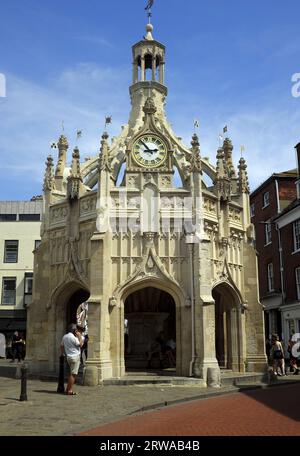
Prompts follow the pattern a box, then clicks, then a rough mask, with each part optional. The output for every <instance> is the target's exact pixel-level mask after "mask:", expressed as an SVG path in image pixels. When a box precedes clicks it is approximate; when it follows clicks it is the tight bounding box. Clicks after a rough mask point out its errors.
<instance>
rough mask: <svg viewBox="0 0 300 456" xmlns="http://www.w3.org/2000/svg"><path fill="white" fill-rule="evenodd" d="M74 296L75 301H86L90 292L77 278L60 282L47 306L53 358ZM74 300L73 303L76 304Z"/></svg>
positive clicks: (57, 349) (66, 322)
mask: <svg viewBox="0 0 300 456" xmlns="http://www.w3.org/2000/svg"><path fill="white" fill-rule="evenodd" d="M73 296H75V297H76V302H77V301H78V302H79V301H80V300H81V299H82V301H81V302H84V301H87V300H88V298H89V296H90V292H89V290H88V288H87V287H86V285H85V284H83V283H82V282H81V281H79V280H76V279H74V280H70V281H68V282H65V283H61V284H60V285H59V286H58V287H56V289H55V290H54V292H53V293H52V296H51V303H52V304H53V305H52V306H49V307H48V325H49V328H53V332H52V337H53V339H52V347H53V350H54V353H53V359H54V360H55V359H58V354H59V347H60V343H61V339H62V336H63V334H64V333H65V331H66V326H67V324H68V323H70V321H69V322H68V321H67V320H68V305H69V304H70V299H71V298H72V297H73ZM76 302H75V304H74V305H76Z"/></svg>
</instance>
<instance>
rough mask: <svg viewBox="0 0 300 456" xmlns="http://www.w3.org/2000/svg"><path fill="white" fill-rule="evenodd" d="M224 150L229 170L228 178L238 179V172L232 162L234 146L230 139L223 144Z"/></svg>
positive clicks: (226, 139)
mask: <svg viewBox="0 0 300 456" xmlns="http://www.w3.org/2000/svg"><path fill="white" fill-rule="evenodd" d="M223 150H224V158H225V166H226V168H227V172H228V176H229V177H230V178H235V177H236V171H235V168H234V165H233V161H232V151H233V145H232V142H231V140H230V139H229V138H225V140H224V143H223Z"/></svg>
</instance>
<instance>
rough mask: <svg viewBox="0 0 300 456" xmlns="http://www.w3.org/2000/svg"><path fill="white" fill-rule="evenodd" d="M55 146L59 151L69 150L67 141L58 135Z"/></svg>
mask: <svg viewBox="0 0 300 456" xmlns="http://www.w3.org/2000/svg"><path fill="white" fill-rule="evenodd" d="M57 145H58V148H59V150H63V149H64V150H67V149H68V148H69V143H68V140H67V138H66V137H65V136H64V135H60V137H59V140H58V143H57Z"/></svg>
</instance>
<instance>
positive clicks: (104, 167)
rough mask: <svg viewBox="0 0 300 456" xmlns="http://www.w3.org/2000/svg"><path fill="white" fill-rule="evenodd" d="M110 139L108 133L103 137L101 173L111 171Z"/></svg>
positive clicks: (100, 157)
mask: <svg viewBox="0 0 300 456" xmlns="http://www.w3.org/2000/svg"><path fill="white" fill-rule="evenodd" d="M108 138H109V136H108V133H107V132H106V131H105V132H104V133H103V135H102V141H101V148H100V156H99V169H100V170H101V171H110V165H109V145H108V142H107V140H108Z"/></svg>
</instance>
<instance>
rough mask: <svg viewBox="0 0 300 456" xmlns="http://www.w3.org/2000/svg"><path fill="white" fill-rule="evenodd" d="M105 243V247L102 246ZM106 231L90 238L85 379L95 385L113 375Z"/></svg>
mask: <svg viewBox="0 0 300 456" xmlns="http://www.w3.org/2000/svg"><path fill="white" fill-rule="evenodd" d="M104 245H105V246H106V248H104ZM109 245H110V244H109V240H108V239H107V236H106V235H103V234H100V233H95V234H94V235H93V237H92V239H91V262H90V271H91V272H90V280H91V282H90V289H91V296H90V299H89V301H88V303H89V349H88V350H89V352H88V360H87V363H86V371H85V378H84V383H85V385H89V386H95V385H98V384H100V383H101V382H102V380H103V379H105V378H111V377H112V365H111V357H110V331H109V310H108V309H109V306H108V294H107V289H108V288H109V284H110V280H109V276H110V272H109V264H110V263H109V261H108V258H107V249H108V247H109Z"/></svg>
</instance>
